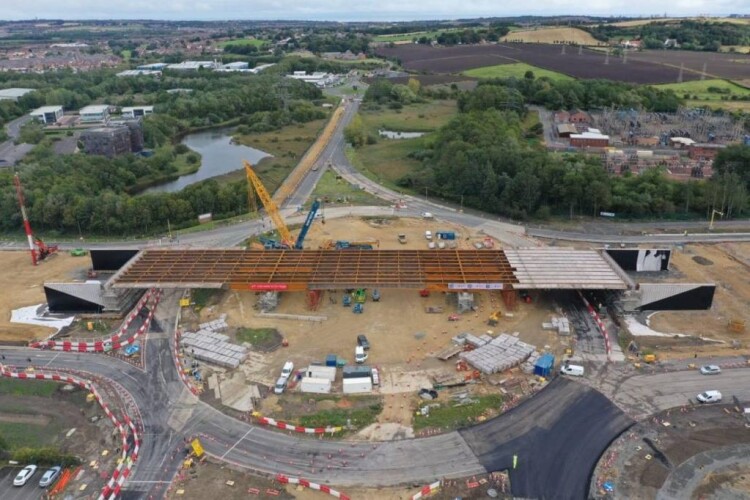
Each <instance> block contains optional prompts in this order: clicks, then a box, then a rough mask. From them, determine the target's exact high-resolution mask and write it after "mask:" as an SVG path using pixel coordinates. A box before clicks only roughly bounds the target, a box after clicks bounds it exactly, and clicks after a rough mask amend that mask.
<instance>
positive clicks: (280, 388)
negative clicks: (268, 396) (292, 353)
mask: <svg viewBox="0 0 750 500" xmlns="http://www.w3.org/2000/svg"><path fill="white" fill-rule="evenodd" d="M288 382H289V377H279V379H278V380H277V381H276V385H274V386H273V393H274V394H281V393H283V392H284V390H285V389H286V384H287V383H288Z"/></svg>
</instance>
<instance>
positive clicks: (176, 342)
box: [173, 328, 199, 396]
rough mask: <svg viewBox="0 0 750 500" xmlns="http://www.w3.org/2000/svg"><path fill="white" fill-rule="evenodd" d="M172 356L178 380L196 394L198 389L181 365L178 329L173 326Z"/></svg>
mask: <svg viewBox="0 0 750 500" xmlns="http://www.w3.org/2000/svg"><path fill="white" fill-rule="evenodd" d="M173 351H174V352H173V357H174V366H175V368H176V369H177V374H178V375H179V376H180V380H182V382H183V383H184V384H185V385H186V386H187V388H188V389H190V392H192V393H193V394H194V395H196V396H197V395H198V393H199V391H198V389H197V388H196V387H195V386H194V385H193V384H191V383H190V379H189V378H188V376H187V375H186V374H185V370H184V368H183V367H182V361H180V329H179V328H175V331H174V349H173Z"/></svg>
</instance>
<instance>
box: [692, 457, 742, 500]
mask: <svg viewBox="0 0 750 500" xmlns="http://www.w3.org/2000/svg"><path fill="white" fill-rule="evenodd" d="M727 490H729V491H727ZM730 492H734V493H735V494H742V493H740V492H744V493H746V494H750V466H748V465H747V464H745V465H740V464H738V465H736V466H734V467H731V468H729V470H726V471H724V472H720V473H716V474H710V475H708V476H707V477H706V478H705V479H704V480H703V482H702V483H701V484H700V486H699V487H698V488H697V489H696V490H695V491H694V492H693V498H694V499H704V498H716V499H719V498H724V495H729V494H731V493H730Z"/></svg>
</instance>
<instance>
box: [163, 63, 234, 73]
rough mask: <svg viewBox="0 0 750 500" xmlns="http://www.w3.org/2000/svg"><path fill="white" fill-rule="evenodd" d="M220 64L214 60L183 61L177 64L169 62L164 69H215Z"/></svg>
mask: <svg viewBox="0 0 750 500" xmlns="http://www.w3.org/2000/svg"><path fill="white" fill-rule="evenodd" d="M220 66H221V65H220V64H219V63H217V62H215V61H183V62H181V63H177V64H170V65H168V66H167V68H166V69H172V70H177V71H197V70H199V69H201V68H205V69H217V68H219V67H220Z"/></svg>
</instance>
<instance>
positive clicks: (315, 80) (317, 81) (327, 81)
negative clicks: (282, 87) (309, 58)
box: [286, 71, 336, 87]
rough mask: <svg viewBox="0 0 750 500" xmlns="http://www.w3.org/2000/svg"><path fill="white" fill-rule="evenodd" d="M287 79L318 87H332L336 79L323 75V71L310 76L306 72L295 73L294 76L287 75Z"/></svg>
mask: <svg viewBox="0 0 750 500" xmlns="http://www.w3.org/2000/svg"><path fill="white" fill-rule="evenodd" d="M286 77H287V78H291V79H293V80H302V81H303V82H307V83H312V84H314V85H316V86H318V87H325V86H326V85H331V84H333V83H334V81H335V79H336V77H335V76H334V75H332V74H330V73H323V72H321V71H316V72H314V73H310V74H308V73H307V72H305V71H295V72H294V73H293V74H291V75H287V76H286Z"/></svg>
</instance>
